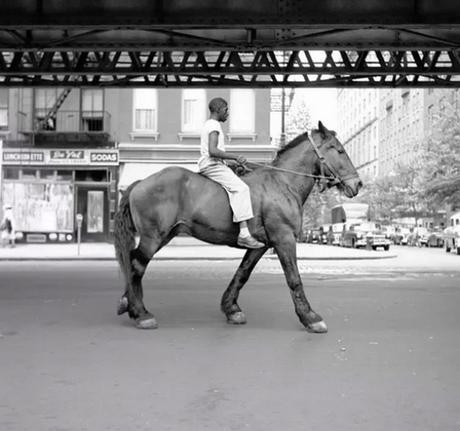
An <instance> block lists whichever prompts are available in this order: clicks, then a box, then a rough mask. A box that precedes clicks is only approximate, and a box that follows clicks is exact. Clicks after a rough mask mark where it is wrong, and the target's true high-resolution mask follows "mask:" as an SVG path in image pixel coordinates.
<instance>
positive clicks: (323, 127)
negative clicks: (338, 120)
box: [318, 121, 328, 135]
mask: <svg viewBox="0 0 460 431" xmlns="http://www.w3.org/2000/svg"><path fill="white" fill-rule="evenodd" d="M318 130H319V131H320V132H321V134H323V135H327V132H328V130H327V128H326V126H325V125H324V124H323V123H321V121H318Z"/></svg>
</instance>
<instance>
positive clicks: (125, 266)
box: [113, 181, 139, 282]
mask: <svg viewBox="0 0 460 431" xmlns="http://www.w3.org/2000/svg"><path fill="white" fill-rule="evenodd" d="M138 182H139V181H136V182H134V183H133V184H131V185H130V186H129V187H128V188H127V189H126V191H125V192H124V193H123V196H122V197H121V201H120V205H119V207H118V211H117V213H116V214H115V218H114V231H113V235H114V245H115V255H116V257H117V260H118V263H119V264H120V268H121V270H122V272H123V275H124V277H125V280H126V282H128V280H129V276H130V271H131V262H130V254H131V251H132V250H134V248H135V246H136V239H135V233H136V228H135V226H134V223H133V219H132V217H131V210H130V208H129V194H130V193H131V190H132V189H133V188H134V186H135V185H136V184H137V183H138Z"/></svg>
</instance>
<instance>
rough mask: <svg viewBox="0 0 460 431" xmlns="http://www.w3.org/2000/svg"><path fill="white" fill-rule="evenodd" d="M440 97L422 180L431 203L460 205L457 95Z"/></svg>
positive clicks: (459, 142) (427, 146)
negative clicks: (449, 97)
mask: <svg viewBox="0 0 460 431" xmlns="http://www.w3.org/2000/svg"><path fill="white" fill-rule="evenodd" d="M451 96H453V97H451V99H450V100H449V99H448V98H447V97H443V98H442V99H441V106H440V110H439V111H438V112H437V113H436V116H435V118H434V124H433V128H432V132H431V134H430V135H429V136H428V138H427V140H426V141H425V150H426V153H425V157H424V163H425V165H424V167H423V180H424V181H425V183H426V186H425V189H426V196H427V198H428V199H429V200H430V201H431V204H432V206H437V207H439V206H443V205H449V206H452V207H456V206H460V188H459V185H460V112H459V108H458V107H459V102H460V100H458V97H459V95H458V94H457V93H451Z"/></svg>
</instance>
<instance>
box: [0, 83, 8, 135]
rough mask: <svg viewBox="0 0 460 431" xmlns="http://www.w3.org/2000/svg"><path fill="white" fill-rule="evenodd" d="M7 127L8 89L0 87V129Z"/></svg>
mask: <svg viewBox="0 0 460 431" xmlns="http://www.w3.org/2000/svg"><path fill="white" fill-rule="evenodd" d="M7 128H8V89H7V88H0V129H7Z"/></svg>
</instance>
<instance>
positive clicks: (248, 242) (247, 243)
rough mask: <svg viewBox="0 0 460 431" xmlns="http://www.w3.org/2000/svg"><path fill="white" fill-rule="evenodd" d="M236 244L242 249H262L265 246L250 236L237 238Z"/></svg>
mask: <svg viewBox="0 0 460 431" xmlns="http://www.w3.org/2000/svg"><path fill="white" fill-rule="evenodd" d="M237 244H238V245H239V246H240V247H244V248H262V247H265V244H264V243H263V242H260V241H257V240H256V239H255V238H254V237H252V236H245V237H243V236H238V241H237Z"/></svg>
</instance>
